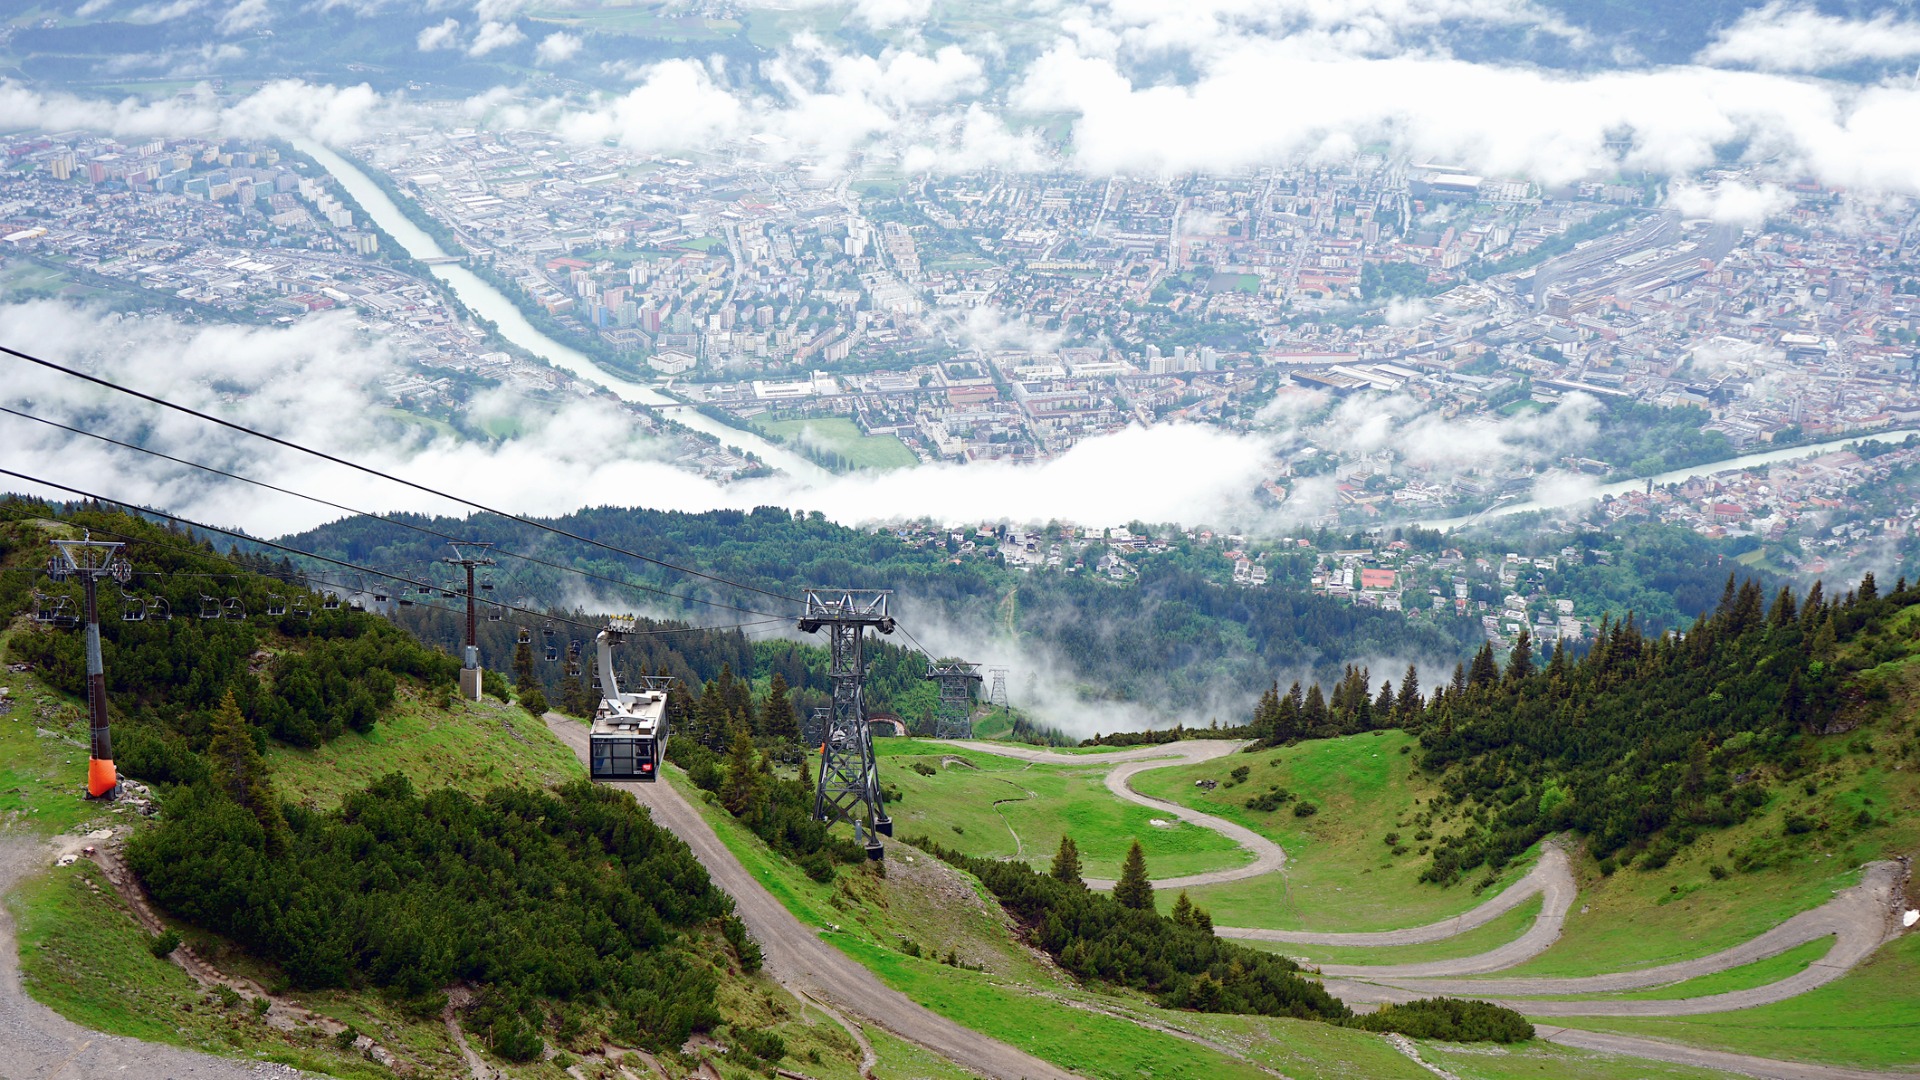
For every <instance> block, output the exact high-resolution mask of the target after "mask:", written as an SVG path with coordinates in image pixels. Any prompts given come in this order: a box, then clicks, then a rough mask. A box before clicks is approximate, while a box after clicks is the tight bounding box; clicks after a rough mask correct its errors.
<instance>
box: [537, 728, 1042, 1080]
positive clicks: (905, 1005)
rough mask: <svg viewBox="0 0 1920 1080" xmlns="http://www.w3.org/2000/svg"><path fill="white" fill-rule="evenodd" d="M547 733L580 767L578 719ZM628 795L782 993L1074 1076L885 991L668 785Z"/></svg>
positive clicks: (1022, 1066) (995, 1061) (1026, 1075)
mask: <svg viewBox="0 0 1920 1080" xmlns="http://www.w3.org/2000/svg"><path fill="white" fill-rule="evenodd" d="M546 720H547V727H548V728H549V729H551V730H552V731H553V733H554V734H555V735H557V736H559V737H560V739H561V741H563V742H565V743H566V744H567V745H568V746H570V747H572V748H573V752H574V753H575V754H577V755H579V756H580V760H581V761H583V762H584V761H585V760H586V756H587V729H586V726H585V725H583V724H581V723H580V722H579V721H577V720H571V719H568V718H567V717H564V716H561V715H560V714H558V713H548V714H547V716H546ZM609 786H611V787H617V788H620V789H621V790H623V791H627V792H630V793H631V794H632V795H633V797H634V798H635V799H638V800H639V801H640V805H642V806H645V807H646V808H647V810H648V812H649V813H651V814H652V815H653V820H654V821H655V822H657V823H658V824H660V825H662V826H664V827H666V828H667V829H669V830H671V831H672V832H673V834H674V835H676V836H678V837H679V838H680V839H681V840H684V841H686V844H687V846H688V847H690V848H692V849H693V854H694V857H695V858H697V859H699V860H700V865H702V866H704V867H706V870H707V876H708V877H710V878H712V880H713V883H714V884H715V885H718V886H719V887H720V888H721V889H723V890H725V891H726V892H727V894H728V895H730V896H732V897H733V902H734V908H735V911H736V913H737V914H738V915H739V916H740V919H741V921H743V922H745V923H746V924H747V929H748V930H750V931H752V932H753V937H754V940H756V941H758V942H759V943H760V948H761V950H762V952H763V953H764V954H765V957H766V969H767V972H768V973H769V974H771V975H772V976H773V977H774V978H775V979H776V980H777V981H778V982H779V983H780V984H781V985H782V986H785V987H787V988H788V989H790V990H793V991H794V992H795V993H798V994H801V995H802V996H804V997H809V998H817V999H820V1000H824V1001H828V1002H831V1003H833V1004H834V1005H836V1006H838V1007H839V1008H841V1009H843V1010H845V1011H846V1012H849V1013H852V1014H853V1015H855V1016H859V1017H863V1018H865V1019H867V1020H869V1021H872V1022H873V1023H876V1024H878V1025H880V1026H881V1027H883V1028H886V1029H887V1030H888V1031H891V1032H893V1033H894V1034H895V1035H898V1036H900V1037H901V1038H903V1039H905V1040H907V1041H908V1042H911V1043H916V1044H918V1045H920V1046H922V1047H925V1048H926V1049H928V1050H931V1051H932V1052H934V1053H936V1054H939V1055H940V1056H941V1057H944V1058H947V1059H948V1060H950V1061H953V1062H955V1063H958V1064H959V1065H961V1066H963V1067H964V1068H968V1069H972V1070H974V1071H976V1072H979V1073H982V1074H985V1075H987V1076H991V1077H997V1078H998V1077H1004V1078H1007V1080H1015V1078H1021V1080H1069V1078H1071V1077H1073V1075H1074V1074H1073V1073H1070V1072H1067V1071H1065V1070H1064V1069H1061V1068H1059V1067H1057V1066H1054V1065H1052V1064H1049V1063H1048V1062H1045V1061H1042V1060H1040V1059H1039V1058H1037V1057H1034V1056H1032V1055H1031V1054H1027V1053H1025V1052H1023V1051H1020V1050H1018V1049H1015V1048H1014V1047H1012V1046H1009V1045H1007V1044H1006V1043H1003V1042H1000V1041H999V1040H997V1039H991V1038H988V1037H987V1036H985V1035H982V1034H980V1033H978V1032H975V1031H970V1030H968V1029H966V1028H964V1027H961V1026H960V1025H959V1024H956V1023H954V1022H953V1021H951V1020H948V1019H946V1018H945V1017H943V1016H938V1015H935V1014H934V1013H932V1012H930V1011H928V1010H927V1009H926V1008H924V1007H922V1006H920V1005H918V1004H915V1003H914V1002H913V1001H912V1000H911V999H910V998H908V997H907V996H906V995H905V994H902V993H900V992H899V991H898V990H894V989H892V988H890V987H888V986H887V985H886V984H885V983H883V982H881V981H880V979H879V978H878V977H877V976H875V975H874V974H873V973H872V972H871V971H868V970H867V969H866V968H864V967H862V966H861V965H860V964H858V963H856V962H854V961H853V960H852V959H850V958H848V956H847V955H846V954H845V953H843V952H841V951H840V950H839V949H836V948H834V947H833V946H832V945H830V944H828V943H827V942H825V941H822V940H821V939H820V931H818V930H815V929H813V928H812V927H809V926H806V925H804V924H802V923H801V922H800V920H799V919H796V918H794V917H793V914H792V913H791V912H789V911H788V910H787V909H786V906H785V905H783V904H781V903H780V901H778V900H776V899H774V897H773V894H772V893H769V892H768V891H767V889H766V887H765V886H764V885H762V884H760V882H759V881H758V880H756V879H755V878H754V876H753V875H752V874H751V873H749V872H748V871H747V868H746V867H745V866H743V865H741V863H740V860H739V859H737V858H735V857H734V854H733V852H731V851H728V850H727V846H726V845H725V844H723V843H721V842H720V837H719V836H718V835H717V834H716V833H715V832H714V831H713V826H711V825H709V824H707V821H706V819H705V818H703V817H701V816H700V812H699V811H697V810H695V809H694V808H693V807H692V806H690V805H688V804H687V801H686V800H685V799H683V798H681V797H680V793H679V792H677V791H675V790H674V789H673V786H672V785H671V784H668V783H664V782H661V783H652V784H637V783H633V784H612V785H609Z"/></svg>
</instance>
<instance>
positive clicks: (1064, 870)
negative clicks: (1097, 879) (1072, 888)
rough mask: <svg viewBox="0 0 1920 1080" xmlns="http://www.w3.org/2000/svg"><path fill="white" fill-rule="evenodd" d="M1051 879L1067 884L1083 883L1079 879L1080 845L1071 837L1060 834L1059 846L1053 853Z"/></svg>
mask: <svg viewBox="0 0 1920 1080" xmlns="http://www.w3.org/2000/svg"><path fill="white" fill-rule="evenodd" d="M1051 874H1052V876H1053V880H1055V881H1064V882H1066V883H1067V884H1069V885H1082V884H1085V883H1084V882H1082V881H1081V880H1080V846H1079V845H1078V844H1075V843H1074V842H1073V837H1071V836H1062V837H1061V838H1060V847H1059V849H1058V850H1056V851H1055V852H1054V853H1053V870H1052V871H1051Z"/></svg>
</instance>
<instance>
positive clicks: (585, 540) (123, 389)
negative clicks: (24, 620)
mask: <svg viewBox="0 0 1920 1080" xmlns="http://www.w3.org/2000/svg"><path fill="white" fill-rule="evenodd" d="M0 353H4V354H6V355H8V356H12V357H15V358H17V359H20V360H25V361H26V362H27V363H29V364H37V365H39V366H40V367H43V368H46V369H48V370H49V371H58V372H60V373H62V374H64V375H71V376H73V377H74V378H76V379H80V380H83V381H85V382H90V383H93V384H94V385H96V386H103V387H105V388H107V389H109V390H113V391H116V392H118V393H122V394H126V395H128V396H130V397H136V398H139V399H140V400H142V401H146V402H150V403H152V404H154V405H159V406H161V407H163V408H168V409H172V410H174V411H175V412H180V413H185V414H186V415H188V416H191V417H194V418H196V419H199V420H204V421H206V422H207V423H209V424H218V425H219V426H221V427H224V428H228V429H230V430H233V431H238V432H240V433H241V434H243V435H251V436H253V437H254V438H256V439H264V440H265V441H267V442H270V443H273V444H274V445H276V446H284V447H286V448H287V449H289V450H297V451H299V452H300V453H303V454H309V455H312V456H313V457H317V458H319V459H321V460H322V461H329V462H332V463H333V464H335V465H344V466H346V467H347V468H349V469H355V470H357V471H359V472H363V473H366V474H367V475H369V476H377V477H379V478H380V479H382V480H387V481H390V482H392V483H395V484H400V485H402V486H405V487H410V488H412V489H414V490H415V491H421V492H425V493H426V494H428V495H433V496H437V497H439V498H442V499H446V500H447V501H449V502H455V503H459V504H460V505H462V506H466V507H470V508H471V509H474V510H478V511H480V512H481V513H483V514H492V515H494V516H495V517H501V518H506V519H507V520H509V521H517V522H519V523H520V524H522V525H526V526H530V527H532V528H535V529H540V530H542V531H544V532H550V533H553V534H554V535H555V536H564V537H566V538H567V539H569V540H574V541H578V542H579V543H582V544H590V545H592V546H593V547H597V548H600V549H602V550H604V551H610V552H613V553H614V554H616V555H624V556H626V557H627V558H630V559H638V560H640V561H641V562H645V563H652V564H653V565H655V566H659V567H663V568H665V569H668V570H673V571H676V572H678V573H682V574H686V575H688V576H689V577H697V578H703V579H705V580H707V581H711V582H714V583H715V584H718V585H725V586H728V587H729V588H734V589H740V590H742V591H745V592H752V593H759V594H760V595H762V596H770V597H772V598H774V599H775V600H783V601H786V602H787V603H790V604H799V603H802V602H803V601H801V600H800V599H799V598H798V597H793V596H788V595H785V594H784V593H777V592H774V591H772V590H770V589H762V588H760V587H759V586H757V585H748V584H745V583H743V582H739V581H733V580H731V579H728V578H723V577H721V576H719V575H718V574H709V573H707V572H706V571H704V570H695V569H692V568H691V567H686V566H679V565H676V564H674V563H670V562H667V561H666V560H664V559H656V558H654V557H653V556H651V555H642V554H640V553H639V552H637V551H629V550H627V549H626V548H623V547H618V546H615V545H613V544H608V543H604V542H602V541H599V540H594V539H591V538H589V537H585V536H581V535H580V534H579V533H575V532H569V531H568V530H566V529H562V528H559V527H557V526H553V525H548V524H546V523H545V522H542V521H537V520H535V519H533V518H526V517H521V516H520V515H518V514H514V513H509V512H507V511H505V510H500V509H497V508H495V507H491V506H488V505H486V504H485V503H480V502H475V501H474V500H472V499H468V498H464V497H462V496H459V495H453V494H449V493H448V492H445V491H441V490H440V489H438V488H434V487H429V486H428V485H426V484H422V483H419V482H417V481H414V480H408V479H405V478H404V477H399V476H395V475H394V474H392V473H389V472H382V471H381V470H379V469H376V468H374V467H373V466H371V465H362V464H360V463H359V462H357V461H351V460H349V459H347V458H343V457H339V456H337V455H335V454H329V453H327V452H326V451H324V450H315V449H313V448H312V447H309V446H302V445H301V444H299V443H297V442H293V441H291V440H289V439H283V438H281V437H279V436H278V435H269V434H267V433H266V432H264V431H258V430H256V429H254V428H250V427H247V426H246V425H244V424H237V423H234V422H233V421H231V420H223V419H221V418H220V417H218V416H214V415H212V414H211V413H204V412H201V411H200V410H198V409H193V408H189V407H188V406H185V405H181V404H178V403H176V402H172V401H168V400H167V399H165V398H162V397H156V396H154V395H152V394H148V393H144V392H142V391H139V390H135V389H133V388H132V387H130V386H122V385H120V384H119V383H116V382H114V381H113V380H111V379H103V378H101V377H100V376H98V375H89V374H87V373H86V372H84V371H77V370H75V369H73V368H70V367H66V366H64V365H61V364H56V363H54V362H53V361H51V360H42V359H41V358H39V357H37V356H34V355H33V354H31V353H25V352H21V351H20V350H18V349H13V348H8V347H7V346H5V345H0ZM52 486H55V487H58V486H59V485H52ZM63 490H70V489H63Z"/></svg>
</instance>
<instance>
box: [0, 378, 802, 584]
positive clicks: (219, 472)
mask: <svg viewBox="0 0 1920 1080" xmlns="http://www.w3.org/2000/svg"><path fill="white" fill-rule="evenodd" d="M0 413H6V414H8V415H9V416H17V417H20V418H21V419H23V420H32V421H34V422H35V423H39V424H45V425H47V426H48V427H54V428H59V429H60V430H62V431H68V432H72V433H73V434H75V435H84V436H86V437H87V438H89V439H98V440H100V441H101V442H104V443H108V444H110V445H113V446H118V447H122V448H124V449H127V450H138V451H139V452H140V453H143V454H151V455H152V456H154V457H157V458H160V459H162V460H164V461H171V462H173V463H174V464H176V465H185V466H187V467H189V468H193V469H199V470H201V471H203V472H209V473H212V474H214V475H215V476H223V477H225V478H227V479H229V480H238V481H240V482H241V483H243V484H252V485H254V486H255V487H260V488H265V489H267V490H268V491H276V492H279V493H280V494H282V495H291V496H293V497H294V498H296V499H305V500H306V501H308V502H310V503H314V504H317V505H319V506H327V507H331V508H333V509H335V510H340V511H343V512H345V513H349V514H357V515H359V516H361V517H366V518H372V519H374V520H376V521H384V522H386V523H387V524H389V525H398V526H399V527H401V528H403V529H411V530H413V531H414V532H417V533H421V534H422V535H425V536H432V537H435V538H436V539H440V540H446V541H449V542H451V543H460V542H464V541H465V540H466V539H467V538H466V537H460V536H452V535H449V534H447V533H443V532H440V531H439V530H437V529H430V528H427V527H426V526H424V525H415V524H413V523H412V522H409V521H403V520H401V519H399V518H396V517H392V516H389V515H387V514H377V513H374V512H373V511H371V510H360V509H356V508H354V507H351V506H347V505H346V504H344V503H337V502H334V501H333V500H331V499H324V498H321V497H320V496H318V495H308V494H307V493H305V492H302V491H295V490H293V489H292V488H287V487H281V486H280V485H278V484H269V483H267V482H266V481H265V480H255V479H254V478H252V477H250V476H241V475H240V474H239V473H233V472H228V471H227V470H225V469H221V468H217V467H215V466H212V465H203V464H201V463H200V462H197V461H189V460H187V459H186V458H182V457H175V456H173V455H172V454H168V453H163V452H161V451H159V450H154V449H151V448H149V447H145V446H141V445H139V444H137V443H130V442H122V441H120V440H119V439H115V438H112V437H110V436H107V435H102V434H100V433H99V432H95V431H87V430H86V429H84V428H77V427H72V426H70V425H67V424H63V423H60V422H59V421H57V420H49V419H47V418H46V417H44V416H35V415H33V414H32V413H27V412H21V411H20V410H18V409H9V408H7V407H6V406H5V405H0ZM493 550H494V551H495V552H496V553H497V554H500V555H505V556H508V557H509V558H514V559H522V560H525V561H526V562H530V563H532V564H534V565H535V566H544V567H547V568H549V569H552V570H560V571H564V572H566V573H570V574H579V575H580V576H581V577H585V578H591V579H593V580H594V581H602V582H606V583H607V584H609V585H615V586H619V587H621V588H627V589H637V590H639V591H641V592H648V593H653V594H655V595H658V596H664V597H667V598H669V599H673V600H680V601H685V602H690V603H695V604H705V605H707V606H709V607H717V608H724V609H726V610H728V611H737V612H740V613H741V614H743V615H765V616H767V617H768V618H781V619H784V618H786V617H787V616H784V615H774V614H773V613H772V612H770V611H757V610H755V609H753V608H744V607H739V606H737V605H734V604H724V603H721V602H720V601H717V600H707V599H703V598H701V597H698V596H687V595H682V594H680V593H676V592H672V591H670V590H667V589H661V588H656V587H655V586H652V585H643V584H641V583H639V582H633V581H624V580H622V579H620V578H613V577H608V576H606V575H605V574H596V573H594V572H593V571H591V570H582V569H579V568H578V567H573V566H567V565H565V564H563V563H556V562H549V561H548V560H546V559H542V558H539V557H537V556H534V555H522V554H520V553H518V552H514V551H508V550H507V549H505V548H500V547H496V548H494V549H493ZM480 602H481V603H484V604H495V603H496V602H495V601H493V600H488V599H482V600H481V601H480ZM496 606H497V604H496Z"/></svg>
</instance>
